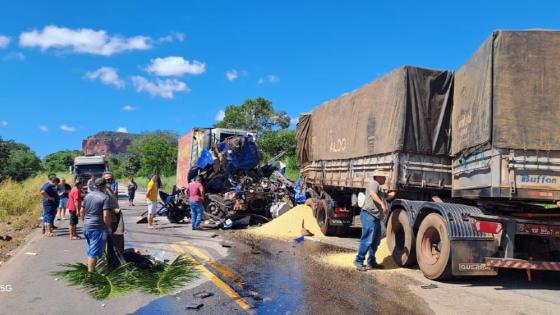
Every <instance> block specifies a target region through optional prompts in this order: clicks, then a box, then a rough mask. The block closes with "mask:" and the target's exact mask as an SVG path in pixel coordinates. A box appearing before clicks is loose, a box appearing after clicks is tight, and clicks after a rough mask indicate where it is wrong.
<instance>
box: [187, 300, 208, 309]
mask: <svg viewBox="0 0 560 315" xmlns="http://www.w3.org/2000/svg"><path fill="white" fill-rule="evenodd" d="M203 306H204V304H202V303H196V302H194V303H190V304H188V305H187V307H185V309H186V310H199V309H201V308H202V307H203Z"/></svg>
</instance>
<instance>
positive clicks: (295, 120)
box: [290, 117, 299, 126]
mask: <svg viewBox="0 0 560 315" xmlns="http://www.w3.org/2000/svg"><path fill="white" fill-rule="evenodd" d="M298 121H299V118H298V117H292V118H290V125H293V126H295V125H297V123H298Z"/></svg>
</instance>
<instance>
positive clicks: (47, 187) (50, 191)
mask: <svg viewBox="0 0 560 315" xmlns="http://www.w3.org/2000/svg"><path fill="white" fill-rule="evenodd" d="M59 182H60V180H59V179H58V178H57V177H56V176H55V175H50V176H49V181H48V182H46V183H45V184H44V185H43V187H41V195H42V196H43V228H44V232H43V233H44V234H45V236H54V234H53V223H54V216H55V215H56V210H57V209H58V204H59V202H60V200H59V198H58V192H57V190H56V187H57V185H58V183H59Z"/></svg>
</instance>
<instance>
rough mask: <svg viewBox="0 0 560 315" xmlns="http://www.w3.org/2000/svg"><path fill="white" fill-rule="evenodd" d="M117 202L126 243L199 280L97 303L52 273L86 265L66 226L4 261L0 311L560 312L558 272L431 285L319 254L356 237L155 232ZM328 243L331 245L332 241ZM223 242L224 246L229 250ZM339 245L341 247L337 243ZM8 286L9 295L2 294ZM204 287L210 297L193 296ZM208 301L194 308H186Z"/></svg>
mask: <svg viewBox="0 0 560 315" xmlns="http://www.w3.org/2000/svg"><path fill="white" fill-rule="evenodd" d="M138 197H139V198H138V201H137V206H135V207H127V206H126V201H125V200H122V201H121V205H122V208H123V209H124V210H123V211H124V213H125V224H126V229H127V234H126V235H125V240H126V247H127V248H129V247H134V248H136V249H139V250H140V251H142V252H144V253H147V254H155V253H156V252H158V251H164V252H165V258H166V259H169V260H171V259H174V258H175V257H176V256H177V255H179V254H183V255H186V256H187V257H189V258H192V259H195V260H196V261H198V262H199V263H200V264H199V265H198V267H197V268H198V269H199V277H198V279H197V280H195V281H193V282H192V283H190V284H188V285H187V286H186V287H184V288H181V289H180V290H178V292H177V293H176V294H173V295H170V296H164V297H160V296H153V295H146V294H143V293H138V292H134V293H131V294H129V295H126V296H121V297H118V298H114V299H109V300H105V301H97V300H94V299H92V298H91V297H89V296H88V295H87V294H85V293H83V292H81V291H80V290H79V289H77V288H74V287H69V286H68V285H67V284H66V283H65V282H64V281H63V280H59V279H57V278H55V277H54V276H52V275H51V274H50V272H52V271H55V270H60V264H62V263H72V262H85V258H86V257H85V242H84V241H70V240H69V239H68V235H67V232H68V231H67V222H68V221H57V222H56V224H57V225H59V226H60V229H59V230H57V232H56V234H57V235H58V236H57V237H54V238H44V237H42V235H41V234H40V231H39V230H36V231H35V232H34V233H32V234H31V235H30V237H29V239H28V242H27V244H26V245H24V246H22V247H20V248H19V249H18V250H17V251H16V252H15V253H14V254H13V257H12V259H10V260H9V261H8V262H7V263H5V264H3V265H2V266H1V267H0V314H71V313H75V314H185V313H187V314H188V313H197V314H246V313H259V314H376V313H382V314H399V313H407V314H409V313H416V314H429V313H439V314H461V313H462V314H472V313H483V312H484V313H487V312H488V313H493V314H501V313H504V314H554V313H560V290H559V289H560V281H558V280H557V279H558V277H557V276H556V275H555V274H554V275H551V274H534V280H533V281H532V282H528V281H527V278H526V276H525V274H524V272H509V273H505V274H502V275H500V276H499V277H496V278H474V279H472V278H471V279H464V280H460V281H455V282H450V283H436V284H437V287H436V288H433V289H423V288H422V286H423V285H426V284H430V283H432V282H431V281H428V280H426V279H425V278H423V277H422V275H421V273H420V271H418V270H397V271H390V272H388V271H379V272H378V271H376V272H367V273H362V272H358V271H355V270H349V269H339V268H335V267H332V266H328V265H324V264H321V263H320V262H318V261H317V260H316V259H312V258H313V257H314V256H316V255H318V254H323V253H330V252H333V251H340V250H341V249H340V247H346V248H350V250H352V248H355V246H356V244H357V240H356V239H352V238H328V239H321V242H316V241H314V240H313V239H312V238H310V239H308V240H306V241H305V242H303V243H300V244H293V243H289V242H283V241H277V240H267V239H255V238H252V237H248V236H247V235H246V234H244V233H242V232H229V231H213V230H209V231H192V230H191V229H190V226H188V225H185V224H169V223H168V222H167V219H166V218H159V221H158V228H157V229H155V230H149V229H147V227H146V225H145V224H136V220H137V218H138V216H139V215H140V214H141V213H142V212H143V211H144V210H145V204H144V203H143V202H142V198H143V196H140V195H139V196H138ZM329 244H331V245H329ZM224 245H225V246H224ZM332 245H336V246H337V247H333V246H332ZM1 285H4V288H5V286H6V285H9V286H10V288H11V291H10V292H7V291H6V290H4V291H2V290H1V289H2V286H1ZM201 291H206V292H210V293H212V294H213V295H212V296H211V297H208V298H205V299H199V298H195V297H193V295H194V294H196V293H199V292H201ZM191 303H202V304H203V306H202V307H201V308H200V309H199V310H197V311H193V310H186V309H185V307H186V306H187V305H189V304H191Z"/></svg>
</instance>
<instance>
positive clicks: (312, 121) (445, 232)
mask: <svg viewBox="0 0 560 315" xmlns="http://www.w3.org/2000/svg"><path fill="white" fill-rule="evenodd" d="M422 74H423V75H422ZM395 82H400V83H396V85H395ZM444 82H445V83H444ZM558 91H560V32H556V31H496V32H494V33H493V34H492V35H491V36H490V37H489V38H488V39H487V40H486V41H485V42H484V43H483V45H482V46H481V47H480V48H479V49H478V51H477V52H476V53H475V54H474V55H473V56H472V58H471V59H470V60H469V61H468V62H467V63H466V64H465V65H464V66H463V67H462V68H461V69H459V70H458V71H457V72H456V73H455V74H454V76H453V75H452V73H450V72H447V71H433V70H426V69H418V68H413V67H404V68H400V69H397V70H396V71H394V72H392V73H390V74H388V75H387V76H384V77H382V78H380V79H378V80H376V81H374V82H373V83H370V84H369V85H366V86H364V87H363V88H361V89H358V90H356V91H354V92H352V93H349V94H347V95H344V96H341V97H340V98H338V99H336V100H334V101H330V102H327V103H326V104H324V105H322V106H320V107H318V108H316V109H315V110H313V111H312V112H311V113H309V114H305V115H302V116H301V117H300V121H299V124H298V131H297V137H298V138H297V143H298V151H297V153H298V162H299V163H300V167H301V168H302V174H303V177H304V179H305V182H306V183H307V184H308V185H309V186H310V189H309V197H311V198H312V200H313V201H314V202H313V204H314V213H315V214H316V217H317V220H318V222H319V224H320V225H321V226H322V227H325V232H327V233H328V234H335V233H337V232H344V231H345V228H346V227H348V226H358V225H359V224H356V220H353V219H352V218H353V217H356V215H357V213H359V209H358V208H357V207H356V203H355V202H353V201H355V199H356V198H355V194H356V193H357V192H359V191H361V190H363V188H364V184H365V183H366V182H367V181H368V180H373V178H372V174H373V172H384V173H385V174H386V175H387V183H386V186H387V187H385V189H387V190H394V191H396V192H397V199H396V200H394V201H392V202H391V203H390V207H389V209H390V210H389V215H388V219H387V221H386V225H387V243H388V245H389V248H390V250H391V252H392V256H393V259H394V260H395V262H396V263H397V264H399V265H401V266H412V265H415V264H418V265H419V267H420V270H421V271H422V272H423V273H424V275H425V276H426V277H427V278H430V279H445V278H449V277H452V276H473V275H495V274H496V273H497V270H498V268H517V269H523V270H526V271H527V274H528V276H529V277H530V272H531V270H557V271H558V270H560V209H559V208H558V205H559V203H558V201H559V200H560V137H558V134H560V124H559V123H558V122H559V121H560V95H559V94H558V93H560V92H558ZM372 112H373V113H375V114H371V113H372ZM340 218H342V219H340ZM335 226H342V227H343V228H342V229H341V228H337V229H335V228H334V227H335Z"/></svg>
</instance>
